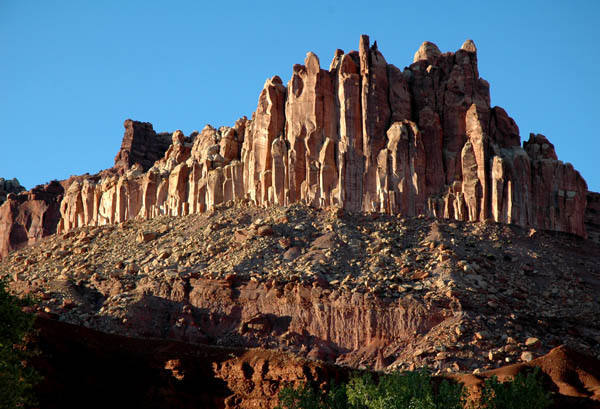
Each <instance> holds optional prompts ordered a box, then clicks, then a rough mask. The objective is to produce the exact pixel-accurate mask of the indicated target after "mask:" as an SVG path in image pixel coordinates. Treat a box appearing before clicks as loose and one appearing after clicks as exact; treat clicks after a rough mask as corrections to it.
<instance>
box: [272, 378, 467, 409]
mask: <svg viewBox="0 0 600 409" xmlns="http://www.w3.org/2000/svg"><path fill="white" fill-rule="evenodd" d="M437 389H438V390H437V392H436V391H435V388H434V386H433V384H432V378H431V376H430V374H429V373H428V372H426V371H425V370H421V371H415V372H405V373H399V374H392V375H382V376H380V377H379V379H378V381H377V382H376V381H375V380H374V379H373V376H372V375H371V374H365V375H362V376H354V377H353V378H352V379H350V381H349V382H348V384H346V385H341V386H333V387H332V388H331V389H330V391H329V392H328V393H327V394H325V393H320V392H316V391H315V390H314V389H312V388H310V387H309V386H308V385H305V384H304V385H302V386H301V387H300V388H298V389H292V388H290V387H287V388H284V389H283V390H282V391H281V393H280V394H279V401H280V403H281V405H282V406H281V407H280V408H281V409H395V408H409V409H438V408H440V409H441V408H444V409H446V408H447V409H459V408H462V402H463V400H464V399H463V397H464V388H463V386H462V385H458V384H452V383H450V382H448V381H446V380H444V381H442V382H441V383H440V385H439V387H438V388H437Z"/></svg>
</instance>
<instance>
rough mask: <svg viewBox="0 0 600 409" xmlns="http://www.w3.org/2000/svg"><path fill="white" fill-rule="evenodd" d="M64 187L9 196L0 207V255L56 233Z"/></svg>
mask: <svg viewBox="0 0 600 409" xmlns="http://www.w3.org/2000/svg"><path fill="white" fill-rule="evenodd" d="M63 191H64V188H63V186H62V185H61V184H60V183H58V182H56V181H53V182H50V183H48V184H47V185H41V186H37V187H35V188H33V189H31V190H30V191H29V192H26V193H22V194H19V195H15V194H14V193H11V194H9V195H8V198H7V200H6V202H5V203H4V204H3V205H2V206H0V256H5V255H6V254H8V252H9V251H10V250H12V249H14V248H16V247H19V246H21V245H26V244H30V243H33V242H34V241H36V240H37V239H39V238H41V237H44V236H48V235H50V234H52V233H54V232H56V227H57V225H58V223H59V220H60V211H59V210H60V200H61V199H62V194H63Z"/></svg>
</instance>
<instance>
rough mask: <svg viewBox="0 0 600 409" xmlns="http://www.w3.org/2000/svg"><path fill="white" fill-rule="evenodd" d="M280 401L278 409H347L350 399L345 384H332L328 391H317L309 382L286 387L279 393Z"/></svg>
mask: <svg viewBox="0 0 600 409" xmlns="http://www.w3.org/2000/svg"><path fill="white" fill-rule="evenodd" d="M279 403H280V404H281V405H283V406H277V408H276V409H346V408H348V399H347V397H346V388H345V387H344V386H336V385H335V384H334V385H332V387H331V389H330V390H329V392H328V393H321V392H318V391H315V389H313V388H311V387H310V386H309V385H307V384H302V385H301V386H300V387H298V388H297V389H294V388H291V387H286V388H283V389H282V390H281V392H280V393H279Z"/></svg>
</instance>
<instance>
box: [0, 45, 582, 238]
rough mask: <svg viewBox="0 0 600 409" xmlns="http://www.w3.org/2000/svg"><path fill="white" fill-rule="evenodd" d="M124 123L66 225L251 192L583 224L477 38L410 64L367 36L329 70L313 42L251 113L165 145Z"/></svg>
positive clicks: (206, 203) (77, 187)
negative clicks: (495, 86)
mask: <svg viewBox="0 0 600 409" xmlns="http://www.w3.org/2000/svg"><path fill="white" fill-rule="evenodd" d="M125 128H126V132H125V136H124V139H123V145H122V148H121V151H120V152H119V154H118V155H117V157H116V158H115V168H114V169H116V170H117V171H118V172H112V173H108V174H107V175H106V176H105V177H102V178H101V179H100V180H97V178H89V179H85V178H83V179H82V180H80V181H77V182H76V183H73V184H71V185H70V187H69V189H68V190H67V192H66V193H65V196H64V199H63V200H62V203H61V206H60V213H61V221H60V225H59V228H58V230H59V231H61V232H65V231H68V230H71V229H73V228H77V227H80V226H83V225H102V224H107V223H119V222H123V221H125V220H127V219H129V218H134V217H142V218H150V217H154V216H157V215H161V214H169V215H181V214H188V213H196V212H204V211H206V210H210V209H211V208H213V207H214V206H215V205H217V204H219V203H222V202H226V201H229V200H236V199H243V198H246V199H249V200H252V201H253V202H255V203H256V204H258V205H265V206H266V205H271V204H279V205H287V204H289V203H293V202H296V201H304V202H306V203H309V204H311V205H313V206H317V207H327V206H337V207H341V208H344V209H346V210H348V211H353V212H356V211H367V212H370V211H374V212H385V213H391V214H402V215H406V216H416V215H429V216H435V217H441V218H450V219H458V220H468V221H483V220H488V219H491V220H493V221H496V222H502V223H512V224H516V225H519V226H523V227H533V228H540V229H550V230H557V231H564V232H569V233H574V234H577V235H580V236H584V237H585V236H586V229H585V225H584V214H585V209H586V193H587V185H586V183H585V181H584V180H583V178H582V177H581V176H580V175H579V173H578V172H577V171H576V170H575V169H573V167H572V165H571V164H568V163H567V164H565V163H563V162H561V161H559V160H558V159H557V157H556V154H555V152H554V147H553V146H552V144H550V142H548V140H547V139H546V138H545V137H544V136H543V135H533V134H532V135H530V138H529V141H527V142H525V143H524V146H523V147H521V145H520V136H519V129H518V127H517V125H516V124H515V122H514V121H513V120H512V118H510V117H509V116H508V115H507V113H506V112H505V111H504V110H503V109H502V108H500V107H491V106H490V96H489V84H488V83H487V82H486V81H485V80H483V79H482V78H480V77H479V72H478V68H477V50H476V47H475V44H474V43H473V42H472V41H470V40H467V41H466V42H465V43H464V44H463V46H462V47H461V49H460V50H458V51H457V52H455V53H444V54H442V53H441V52H440V51H439V49H438V48H437V46H435V44H432V43H429V42H425V43H423V45H422V46H421V48H419V50H418V51H417V53H416V54H415V60H414V62H413V64H411V65H410V66H409V67H406V68H405V69H404V70H400V69H398V68H397V67H395V66H394V65H391V64H388V63H387V62H386V61H385V59H384V57H383V55H382V54H381V53H380V52H379V50H378V49H377V44H376V43H375V44H373V45H372V46H370V44H369V38H368V37H367V36H361V39H360V44H359V51H358V52H357V51H351V52H349V53H344V52H343V51H342V50H337V51H336V53H335V56H334V58H333V61H332V62H331V65H330V68H329V70H325V69H322V68H321V66H320V62H319V59H318V58H317V56H316V55H315V54H313V53H308V54H307V56H306V59H305V61H304V65H295V66H294V68H293V73H292V77H291V79H290V81H289V83H288V85H287V87H285V86H284V85H283V83H282V81H281V79H280V78H279V77H273V78H271V79H269V80H267V81H266V83H265V86H264V88H263V90H262V92H261V94H260V97H259V101H258V107H257V109H256V111H255V112H254V114H253V115H252V119H251V120H248V119H246V118H242V119H240V120H238V121H237V122H236V124H235V126H234V127H232V128H230V127H221V128H220V129H214V128H212V127H210V126H207V127H205V128H204V129H203V130H202V132H201V133H199V134H197V135H194V136H193V137H189V138H185V137H184V136H183V134H182V133H181V132H180V131H177V132H175V133H174V134H173V136H172V143H171V145H170V147H169V148H168V150H167V148H166V146H167V145H168V143H164V141H163V137H164V135H163V134H161V135H156V134H155V133H154V131H153V129H152V126H151V125H150V124H146V123H139V122H134V121H131V120H127V121H125ZM163 148H164V149H163ZM165 150H166V153H165V154H164V156H163V157H162V159H160V160H157V161H156V162H154V161H155V160H156V159H158V158H159V157H160V155H161V152H164V151H165ZM134 163H138V164H140V166H138V167H135V166H133V164H134ZM6 241H7V239H6V237H5V236H2V235H1V234H0V242H4V243H5V242H6ZM5 247H6V246H5ZM8 247H10V245H9V246H8Z"/></svg>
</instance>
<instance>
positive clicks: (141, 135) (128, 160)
mask: <svg viewBox="0 0 600 409" xmlns="http://www.w3.org/2000/svg"><path fill="white" fill-rule="evenodd" d="M123 126H124V127H125V135H123V142H122V144H121V149H120V150H119V153H117V156H116V157H115V168H116V169H119V170H121V172H124V171H126V170H128V169H129V168H130V167H131V166H133V165H134V164H135V163H139V164H140V165H141V166H142V168H143V169H144V170H148V169H149V168H150V167H152V165H154V162H156V161H157V160H159V159H160V158H162V157H163V155H164V154H165V151H166V150H167V149H168V148H169V145H170V144H171V137H170V135H169V134H168V133H160V134H157V133H156V132H154V129H153V128H152V124H151V123H149V122H138V121H132V120H131V119H127V120H126V121H125V123H124V124H123Z"/></svg>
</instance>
